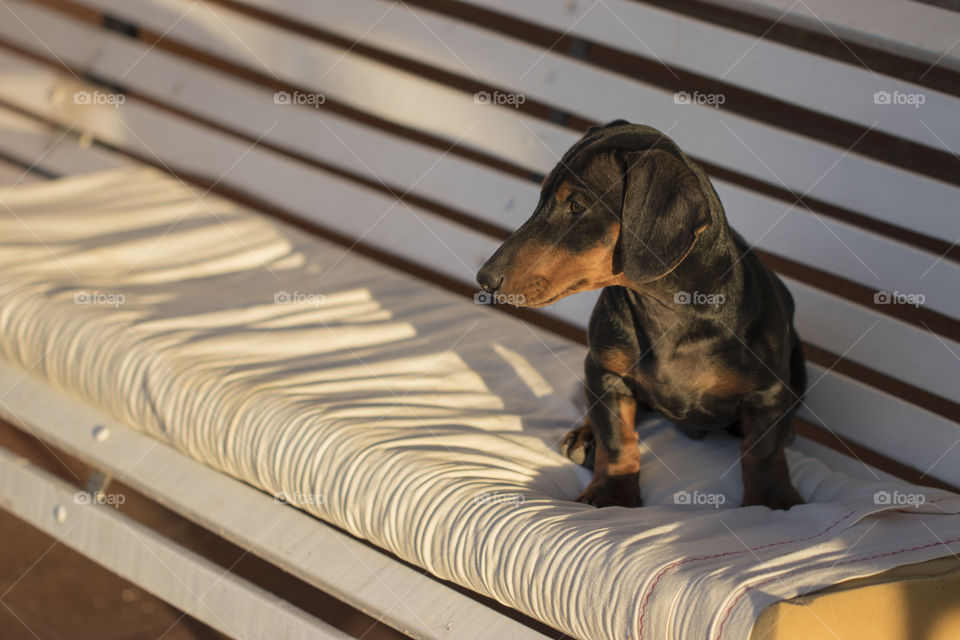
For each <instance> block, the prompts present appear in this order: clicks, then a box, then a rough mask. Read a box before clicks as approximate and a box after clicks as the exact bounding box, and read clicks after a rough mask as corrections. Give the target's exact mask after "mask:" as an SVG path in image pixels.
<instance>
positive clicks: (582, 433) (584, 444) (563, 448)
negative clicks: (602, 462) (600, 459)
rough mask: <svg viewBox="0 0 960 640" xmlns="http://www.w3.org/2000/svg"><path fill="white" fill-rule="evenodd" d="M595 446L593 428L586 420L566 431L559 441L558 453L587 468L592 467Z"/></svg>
mask: <svg viewBox="0 0 960 640" xmlns="http://www.w3.org/2000/svg"><path fill="white" fill-rule="evenodd" d="M596 448H597V443H596V441H595V440H594V439H593V429H591V428H590V423H588V422H585V423H583V424H582V425H580V426H579V427H576V428H574V429H571V430H570V431H568V432H567V434H566V435H565V436H563V440H561V441H560V453H561V454H563V455H564V456H565V457H567V458H569V459H570V460H571V461H572V462H576V463H577V464H579V465H581V466H584V467H586V468H587V469H593V462H594V457H595V456H594V454H595V453H596Z"/></svg>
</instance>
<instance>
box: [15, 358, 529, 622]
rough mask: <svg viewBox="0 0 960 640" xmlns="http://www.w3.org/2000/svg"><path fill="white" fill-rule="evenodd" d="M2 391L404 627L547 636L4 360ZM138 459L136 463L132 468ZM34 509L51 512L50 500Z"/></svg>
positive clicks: (115, 470)
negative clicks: (98, 435)
mask: <svg viewBox="0 0 960 640" xmlns="http://www.w3.org/2000/svg"><path fill="white" fill-rule="evenodd" d="M0 389H8V391H7V392H5V393H4V397H3V399H2V401H0V416H2V417H3V419H5V420H7V421H8V422H10V423H11V424H14V425H15V426H18V427H21V428H24V430H25V431H27V432H29V433H31V434H32V435H34V436H36V437H40V438H41V439H43V440H46V441H47V442H50V443H51V444H53V445H54V446H56V447H58V448H60V449H62V450H64V451H66V452H67V453H69V454H71V455H74V456H76V457H77V458H79V459H80V460H82V461H84V462H86V463H87V464H89V465H91V466H93V467H95V468H98V469H102V470H105V471H107V472H109V473H110V474H112V475H113V476H115V477H116V478H117V479H118V480H120V481H122V482H123V483H125V484H127V485H129V486H130V487H132V488H134V489H135V490H137V491H139V492H141V493H143V494H145V495H147V496H151V497H152V498H154V499H156V500H157V501H159V502H160V503H161V504H163V505H164V506H166V507H168V508H170V509H172V510H174V511H175V512H177V513H179V514H181V515H183V516H184V517H186V518H188V519H190V520H192V521H194V522H197V523H198V524H200V525H201V526H204V527H206V528H208V529H210V530H212V531H215V532H217V533H218V534H219V535H222V536H223V537H224V538H226V539H227V540H229V541H231V542H233V543H234V544H236V545H238V546H240V547H242V548H243V549H248V550H249V551H250V552H251V553H253V554H254V555H256V556H258V557H261V558H263V559H265V560H267V561H268V562H270V563H272V564H275V565H276V566H279V567H281V568H283V569H284V570H285V571H288V572H290V573H292V574H293V575H295V576H297V577H299V578H300V579H302V580H304V581H306V582H308V583H309V584H311V585H313V586H315V587H317V588H319V589H321V590H322V591H324V592H326V593H330V594H331V595H334V596H336V597H338V598H340V599H341V600H343V601H345V602H347V603H349V604H350V605H352V606H354V607H356V608H357V609H360V610H361V611H364V612H366V613H368V614H370V615H371V616H374V617H376V618H378V619H382V620H383V622H385V623H386V624H389V625H390V626H392V627H394V628H396V629H398V630H399V631H401V632H403V633H406V634H409V635H411V636H413V637H415V638H425V639H437V640H439V639H448V638H458V639H463V640H479V639H480V638H504V639H513V640H544V639H545V638H546V636H544V635H543V634H541V633H539V632H537V631H535V630H533V629H531V628H529V627H527V626H525V625H523V624H521V623H519V622H516V621H514V620H512V619H510V618H508V617H506V616H504V615H502V614H500V613H497V612H495V611H493V610H492V609H490V608H488V607H486V606H485V605H483V604H481V603H479V602H477V601H475V600H472V599H470V598H468V597H467V596H465V595H463V594H461V593H459V592H457V591H455V590H453V589H451V588H450V587H448V586H446V585H444V584H442V583H440V582H437V581H436V580H434V579H432V578H430V577H429V576H427V575H426V574H425V572H421V571H418V570H415V569H413V568H411V567H408V566H407V565H405V564H402V563H400V562H397V561H395V560H393V559H392V558H390V557H388V556H386V555H384V554H383V553H380V552H379V551H377V550H375V549H373V548H371V547H369V546H367V545H365V544H363V543H360V542H358V541H356V540H354V539H353V538H351V537H349V536H347V535H345V534H343V533H340V532H339V531H337V530H336V529H333V528H332V527H329V526H327V525H325V524H324V523H322V522H321V521H319V520H317V519H315V518H313V517H311V516H308V515H307V514H306V513H303V512H301V511H298V510H297V509H294V508H291V507H289V506H286V505H284V504H280V503H278V502H276V501H275V500H274V499H273V497H272V496H269V495H267V494H264V493H262V492H260V491H257V490H256V489H254V488H252V487H250V486H249V485H246V484H244V483H242V482H239V481H237V480H233V479H232V478H230V477H228V476H226V475H224V474H221V473H218V472H216V471H214V470H212V469H210V468H209V467H207V466H205V465H203V464H200V463H199V462H196V461H194V460H192V459H190V458H187V457H186V456H183V455H181V454H179V453H177V452H176V451H174V450H173V449H171V448H169V447H167V446H166V445H164V444H160V443H158V442H157V441H155V440H154V439H153V438H150V437H148V436H146V435H144V434H141V433H138V432H135V431H133V430H131V429H129V428H128V427H125V426H124V425H122V424H120V423H118V422H115V421H113V420H110V419H108V418H107V417H106V416H104V415H103V414H100V413H98V412H97V411H95V410H93V409H92V408H90V407H89V406H87V405H85V404H83V403H82V402H79V401H76V400H72V399H69V398H67V397H66V396H64V395H63V394H61V393H58V392H57V391H55V390H54V389H52V388H51V387H49V386H48V385H46V384H45V383H43V382H41V381H39V380H36V379H34V378H32V377H31V376H23V375H21V372H20V371H19V370H17V369H15V368H13V367H10V366H9V365H6V364H4V363H0ZM96 426H101V427H106V428H107V429H108V430H109V433H110V436H109V438H107V439H105V440H97V439H95V438H94V437H93V429H94V427H96ZM132 460H136V461H137V462H136V464H131V461H132ZM2 468H3V467H2V465H0V469H2ZM3 484H4V483H0V485H3ZM196 487H203V491H196ZM35 508H36V509H37V510H41V511H42V512H43V513H49V512H51V509H49V508H48V505H47V504H40V505H37V506H36V507H35ZM126 564H128V565H129V564H130V563H126ZM127 569H130V567H127ZM222 572H223V571H222V569H220V570H219V571H218V573H222ZM118 573H121V575H123V574H122V572H120V571H118ZM146 587H147V588H148V589H149V588H150V587H149V585H146ZM198 593H203V592H202V591H198ZM211 602H213V600H212V599H211ZM219 611H232V607H227V606H224V607H223V608H222V609H218V612H219ZM265 637H267V638H270V639H271V640H273V639H274V638H283V637H300V636H284V635H283V634H282V629H281V628H280V627H277V628H276V629H275V633H273V634H272V635H268V636H265ZM310 637H322V636H310Z"/></svg>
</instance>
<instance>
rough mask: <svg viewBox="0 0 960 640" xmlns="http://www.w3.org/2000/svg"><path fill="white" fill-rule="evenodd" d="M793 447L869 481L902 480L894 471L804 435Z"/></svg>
mask: <svg viewBox="0 0 960 640" xmlns="http://www.w3.org/2000/svg"><path fill="white" fill-rule="evenodd" d="M791 447H792V448H794V449H796V450H797V451H800V452H801V453H805V454H806V455H808V456H810V457H812V458H816V459H817V460H820V461H822V462H824V463H826V464H827V465H828V466H830V467H831V468H833V469H836V470H837V471H841V472H843V473H845V474H847V475H849V476H852V477H854V478H860V479H861V480H866V481H868V482H869V481H876V480H885V481H889V482H897V481H898V480H900V478H897V476H895V475H893V474H892V473H887V472H886V471H883V470H881V469H877V468H876V467H874V466H872V465H869V464H867V463H866V462H863V461H862V460H856V459H855V458H852V457H850V456H849V455H847V454H844V453H840V452H839V451H837V450H836V449H831V448H830V447H827V446H824V445H822V444H820V443H819V442H814V441H813V440H810V439H808V438H804V437H802V436H797V437H796V438H795V439H794V441H793V444H792V445H791Z"/></svg>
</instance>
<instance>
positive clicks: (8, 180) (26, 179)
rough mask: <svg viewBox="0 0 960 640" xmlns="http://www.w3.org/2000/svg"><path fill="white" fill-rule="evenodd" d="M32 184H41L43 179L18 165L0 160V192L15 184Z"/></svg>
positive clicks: (0, 146) (1, 146) (1, 147)
mask: <svg viewBox="0 0 960 640" xmlns="http://www.w3.org/2000/svg"><path fill="white" fill-rule="evenodd" d="M0 149H3V145H2V144H0ZM34 182H43V177H41V176H39V175H37V174H36V173H32V172H30V170H29V169H25V168H23V167H21V166H20V165H18V164H13V163H11V162H7V161H6V160H0V190H2V189H7V188H9V187H11V186H13V185H17V184H32V183H34ZM0 193H2V191H0Z"/></svg>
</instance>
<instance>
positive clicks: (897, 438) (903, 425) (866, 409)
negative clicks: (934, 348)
mask: <svg viewBox="0 0 960 640" xmlns="http://www.w3.org/2000/svg"><path fill="white" fill-rule="evenodd" d="M807 371H808V374H809V377H810V383H811V387H810V390H809V391H808V393H807V396H806V399H805V402H804V405H803V406H802V407H801V408H800V411H799V412H798V415H799V416H800V417H801V418H803V419H804V420H807V421H809V422H811V423H813V424H816V425H819V426H822V427H825V428H827V429H829V430H830V431H832V432H834V433H835V434H837V435H839V436H842V437H844V438H848V439H850V440H852V441H854V442H857V443H859V444H862V445H864V446H865V447H868V448H869V449H871V450H873V451H876V452H878V453H880V454H883V455H884V456H887V457H889V458H892V459H894V460H898V461H900V462H903V463H904V464H907V465H909V466H911V467H913V468H914V469H918V470H919V471H921V472H922V473H925V474H926V475H928V476H931V477H934V478H937V479H939V480H942V481H944V482H946V483H948V484H950V485H952V486H954V487H956V486H960V425H958V424H957V423H955V422H951V421H950V420H947V419H946V418H943V417H941V416H938V415H935V414H933V413H930V412H929V411H926V410H924V409H920V408H918V407H916V406H915V405H912V404H910V403H908V402H906V401H904V400H902V399H900V398H897V397H894V396H891V395H888V394H885V393H883V392H881V391H878V390H876V389H874V388H872V387H868V386H867V385H865V384H863V383H861V382H858V381H856V380H854V379H852V378H848V377H847V376H843V375H840V374H837V373H836V372H831V373H830V374H829V384H828V380H827V378H824V379H823V381H822V382H819V383H816V382H817V380H818V379H819V378H820V376H821V375H822V374H823V373H824V369H823V367H820V366H818V365H813V364H809V363H808V365H807Z"/></svg>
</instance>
